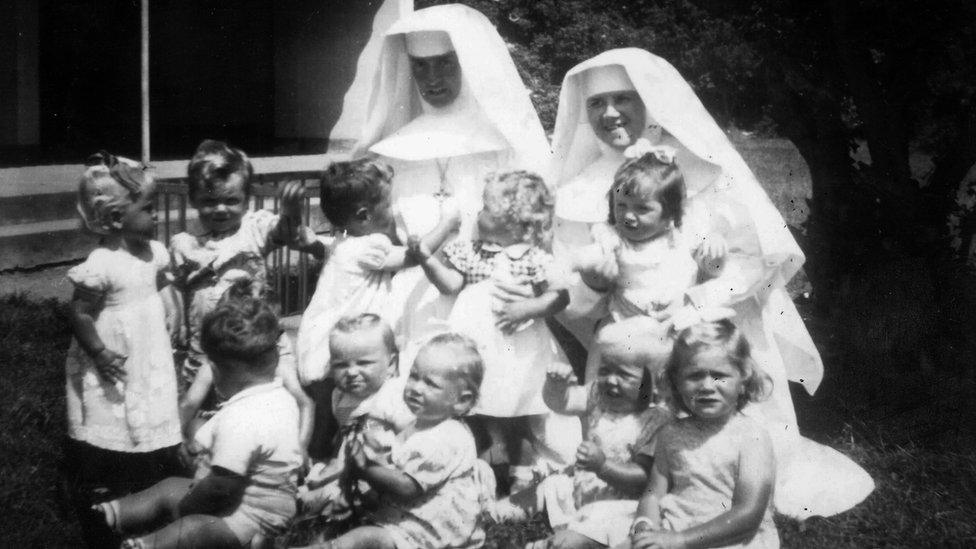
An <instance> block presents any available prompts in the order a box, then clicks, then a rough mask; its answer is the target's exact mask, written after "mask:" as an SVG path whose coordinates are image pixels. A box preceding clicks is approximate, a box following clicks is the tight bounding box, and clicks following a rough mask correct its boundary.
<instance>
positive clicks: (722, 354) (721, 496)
mask: <svg viewBox="0 0 976 549" xmlns="http://www.w3.org/2000/svg"><path fill="white" fill-rule="evenodd" d="M665 377H666V383H667V388H668V390H669V391H670V393H671V402H672V405H673V406H674V408H675V410H676V411H677V412H679V413H682V414H684V415H685V417H682V418H680V419H677V420H676V421H675V422H674V423H672V424H670V425H668V426H666V427H665V428H663V429H662V430H661V433H660V434H659V435H658V437H657V449H656V451H655V453H654V455H655V458H654V468H653V469H652V472H651V479H650V483H649V485H648V487H647V491H646V492H645V494H644V496H643V498H641V502H640V506H639V507H638V509H637V518H636V520H635V521H634V524H633V527H632V529H631V532H632V534H631V541H632V544H631V547H632V548H633V549H651V548H660V549H670V548H672V547H675V548H676V547H682V548H685V547H688V548H691V547H753V548H760V547H761V548H774V547H779V535H778V533H777V531H776V524H775V523H774V522H773V512H772V496H773V487H774V486H775V481H776V460H775V458H774V457H773V446H772V442H771V441H770V438H769V434H768V433H767V432H766V429H765V428H764V426H763V425H761V424H759V423H758V422H756V421H755V420H753V419H751V418H750V417H747V416H745V415H743V414H742V412H741V410H742V408H743V407H744V406H746V404H748V403H749V402H755V401H758V400H762V399H763V398H766V396H767V395H769V391H770V389H771V387H770V385H771V380H770V378H769V376H768V375H767V374H766V373H765V372H763V371H762V370H760V369H759V367H758V366H757V365H756V363H755V362H753V360H752V357H751V356H750V350H749V343H748V342H747V341H746V339H745V337H744V336H743V335H742V333H741V332H739V330H738V329H737V328H736V327H735V325H733V324H732V322H731V321H729V320H727V319H725V320H720V321H717V322H705V323H700V324H697V325H694V326H692V327H690V328H686V329H684V330H682V331H681V333H680V334H678V339H677V341H676V342H675V344H674V353H673V355H672V357H671V360H670V362H669V363H668V366H667V371H666V376H665Z"/></svg>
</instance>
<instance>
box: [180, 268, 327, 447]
mask: <svg viewBox="0 0 976 549" xmlns="http://www.w3.org/2000/svg"><path fill="white" fill-rule="evenodd" d="M257 286H258V283H257V281H256V280H253V279H249V278H241V279H238V280H236V281H235V282H234V283H233V284H231V286H230V287H229V288H227V291H225V292H224V295H223V297H221V298H220V301H218V302H217V303H216V304H215V305H219V304H221V303H224V302H227V301H230V300H237V299H241V298H243V297H245V296H251V297H254V298H256V299H260V298H262V297H263V296H264V295H265V292H262V291H261V290H259V289H257ZM275 378H277V379H280V380H281V382H282V385H284V387H285V389H287V390H288V392H289V393H291V396H293V397H294V398H295V402H296V403H298V411H299V416H300V421H299V437H298V438H299V442H300V443H301V447H302V449H303V451H304V450H305V449H307V447H308V444H309V442H310V440H311V437H312V426H313V422H314V418H315V402H314V401H313V400H312V399H311V397H309V396H308V395H307V394H306V393H305V391H304V390H302V386H301V385H300V384H299V383H298V371H297V366H296V364H295V355H294V353H293V352H292V342H291V338H289V337H288V334H286V333H285V332H282V333H281V335H280V336H279V337H278V367H277V368H276V369H275ZM213 379H214V374H213V367H212V365H211V364H210V362H209V361H203V363H202V364H201V365H200V369H199V371H198V372H197V375H196V377H195V378H194V379H193V383H191V384H190V387H189V388H188V389H187V391H186V393H185V394H184V395H183V398H181V399H180V421H181V423H182V426H183V437H184V440H186V441H188V444H186V445H185V448H188V449H190V450H192V449H193V444H192V441H193V436H194V434H195V433H196V431H197V429H199V428H200V426H201V425H203V424H204V423H205V422H206V421H207V420H208V419H210V418H211V417H212V416H213V414H214V412H215V411H216V408H217V407H218V406H219V405H220V403H219V402H218V401H220V400H222V399H221V398H220V396H219V395H217V394H216V393H215V391H214V390H213V388H214V386H213Z"/></svg>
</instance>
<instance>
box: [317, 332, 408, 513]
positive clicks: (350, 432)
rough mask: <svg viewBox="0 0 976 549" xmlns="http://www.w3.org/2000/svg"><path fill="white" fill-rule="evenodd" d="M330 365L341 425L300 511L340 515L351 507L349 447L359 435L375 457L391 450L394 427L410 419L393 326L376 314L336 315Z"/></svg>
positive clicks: (335, 415)
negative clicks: (399, 372) (404, 397)
mask: <svg viewBox="0 0 976 549" xmlns="http://www.w3.org/2000/svg"><path fill="white" fill-rule="evenodd" d="M329 347H330V348H331V349H330V355H331V359H330V370H331V375H332V378H333V380H334V381H335V389H334V390H333V391H332V406H331V413H332V416H333V418H334V420H335V422H336V423H337V424H338V427H339V437H338V441H337V442H336V443H334V444H332V445H331V446H332V447H331V448H330V451H329V452H328V455H329V457H330V459H328V460H326V461H324V462H319V463H316V464H315V465H314V466H313V467H312V471H311V472H310V473H309V475H308V478H306V481H305V482H306V486H305V489H303V491H302V494H301V496H300V500H301V503H302V513H303V514H304V515H306V516H307V515H319V514H321V515H326V516H329V517H330V518H332V519H342V518H344V517H345V516H346V515H347V512H348V511H350V510H351V508H350V504H352V503H354V502H353V501H351V498H350V496H352V495H354V494H350V493H349V492H351V491H355V490H358V489H360V488H362V490H361V492H362V491H366V490H368V485H367V486H355V487H354V486H352V485H351V484H350V482H349V479H348V474H347V472H348V463H347V453H348V449H349V448H350V446H349V445H350V443H351V441H352V440H353V439H354V438H356V437H357V436H360V435H362V436H363V437H364V438H365V439H366V440H367V441H368V442H369V445H368V447H369V450H370V451H371V452H373V454H374V457H377V458H378V456H379V455H381V454H383V453H384V452H386V451H389V448H390V445H391V444H392V442H393V438H394V437H395V435H396V433H399V432H400V431H402V430H403V429H404V428H405V427H406V426H407V425H409V424H410V423H411V422H413V419H414V417H413V414H412V413H411V412H410V409H409V408H407V405H406V403H405V402H404V401H403V398H402V395H403V386H404V378H401V377H398V375H397V374H398V370H397V358H398V353H397V347H396V343H395V341H394V338H393V331H392V330H391V329H390V327H389V325H387V324H386V323H385V322H383V320H381V319H380V317H379V316H378V315H375V314H372V313H362V314H360V315H358V316H348V317H343V318H341V319H339V321H338V322H336V324H335V326H334V327H333V328H332V333H331V334H330V336H329Z"/></svg>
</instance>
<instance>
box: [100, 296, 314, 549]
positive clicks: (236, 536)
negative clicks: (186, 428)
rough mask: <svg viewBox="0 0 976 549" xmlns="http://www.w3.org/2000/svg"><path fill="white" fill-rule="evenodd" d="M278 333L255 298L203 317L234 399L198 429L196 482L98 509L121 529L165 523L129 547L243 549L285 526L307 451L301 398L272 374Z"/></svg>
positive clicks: (217, 370) (217, 380)
mask: <svg viewBox="0 0 976 549" xmlns="http://www.w3.org/2000/svg"><path fill="white" fill-rule="evenodd" d="M280 331H281V330H280V328H279V326H278V319H277V317H275V314H274V312H272V311H271V309H270V307H269V306H268V305H267V304H265V303H263V302H262V301H261V300H259V299H255V298H253V297H250V296H245V297H241V298H239V299H234V300H228V301H226V302H224V303H221V304H220V305H219V306H218V307H217V308H216V309H215V310H213V311H212V312H210V313H208V314H207V315H206V316H205V317H204V319H203V325H202V327H201V334H200V343H201V345H202V346H203V349H204V350H205V351H206V353H207V356H208V357H209V359H210V361H211V362H212V363H213V365H214V388H215V390H216V391H217V392H218V393H219V394H221V395H223V396H225V397H226V398H227V401H226V402H225V403H224V404H223V405H222V406H221V407H220V410H218V411H217V413H216V414H214V416H213V418H211V419H210V421H209V422H207V423H206V424H205V425H204V426H203V427H202V428H201V429H200V430H199V431H197V435H196V441H197V443H198V444H199V445H200V446H201V447H202V448H203V451H202V459H201V460H200V462H199V465H198V467H197V471H196V475H195V478H194V479H189V478H180V477H172V478H168V479H166V480H164V481H162V482H160V483H159V484H156V485H155V486H153V487H151V488H149V489H147V490H144V491H142V492H139V493H137V494H132V495H129V496H126V497H123V498H121V499H117V500H113V501H110V502H107V503H104V504H102V505H100V506H99V510H100V511H102V512H103V513H104V515H105V520H106V522H107V523H108V524H109V526H111V527H113V528H115V529H117V530H119V531H120V532H127V533H140V532H145V531H147V530H151V529H152V528H159V527H160V525H164V526H162V528H160V529H159V530H156V531H155V532H153V533H151V534H148V535H145V536H142V537H138V538H133V539H130V540H128V541H127V544H128V545H127V546H128V547H154V548H159V549H162V548H168V547H172V548H176V547H240V546H247V545H249V544H250V543H251V542H252V540H256V539H260V538H262V537H263V538H265V539H266V538H268V537H272V536H275V535H277V534H279V533H280V532H281V531H282V530H283V529H284V528H285V527H286V526H287V525H288V523H289V521H290V520H291V518H292V516H294V514H295V496H296V493H297V487H296V481H297V472H298V469H299V467H300V466H301V448H300V447H299V443H298V407H297V405H296V404H295V399H294V398H292V396H291V395H290V394H288V391H286V390H285V389H284V387H282V385H281V382H280V381H279V380H276V379H275V369H276V367H277V363H278V346H277V341H278V335H279V333H280ZM167 523H168V524H167Z"/></svg>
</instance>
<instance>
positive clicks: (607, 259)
mask: <svg viewBox="0 0 976 549" xmlns="http://www.w3.org/2000/svg"><path fill="white" fill-rule="evenodd" d="M573 270H574V271H576V272H578V273H579V274H580V277H581V278H582V279H583V282H584V283H586V285H587V286H589V287H590V288H593V289H594V290H597V291H600V292H602V291H607V290H609V289H610V287H611V286H613V283H614V281H616V280H617V276H618V275H619V272H620V271H619V267H618V266H617V255H616V252H614V251H612V250H609V251H608V250H606V249H604V248H603V247H602V246H586V247H584V248H582V249H581V250H579V251H578V252H577V253H576V256H575V257H574V259H573Z"/></svg>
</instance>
